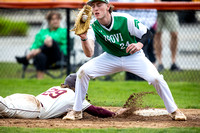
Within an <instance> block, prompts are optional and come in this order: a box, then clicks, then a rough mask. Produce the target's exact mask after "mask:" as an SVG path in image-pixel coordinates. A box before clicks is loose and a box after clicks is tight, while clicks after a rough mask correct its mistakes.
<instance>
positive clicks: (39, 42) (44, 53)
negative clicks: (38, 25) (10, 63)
mask: <svg viewBox="0 0 200 133" xmlns="http://www.w3.org/2000/svg"><path fill="white" fill-rule="evenodd" d="M46 20H47V22H48V27H47V28H45V29H41V30H40V31H39V32H38V33H37V35H36V36H35V41H34V43H33V44H32V46H31V47H30V52H29V53H28V54H27V55H26V56H23V57H17V56H16V57H15V58H16V60H17V62H18V63H21V64H23V65H28V64H29V60H30V59H32V58H33V64H34V66H35V67H36V70H37V78H38V79H42V78H43V77H44V71H45V70H46V69H47V68H48V67H49V66H50V65H52V64H53V63H55V62H57V61H59V60H61V55H62V54H63V55H64V56H66V55H67V50H66V49H67V45H66V42H67V39H66V32H67V30H66V28H61V27H60V21H61V14H60V13H58V12H55V11H50V12H48V13H47V15H46Z"/></svg>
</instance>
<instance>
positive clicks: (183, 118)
mask: <svg viewBox="0 0 200 133" xmlns="http://www.w3.org/2000/svg"><path fill="white" fill-rule="evenodd" d="M171 117H172V120H175V121H186V120H187V117H186V116H185V115H184V114H183V113H182V112H181V111H180V110H176V111H175V112H173V113H171Z"/></svg>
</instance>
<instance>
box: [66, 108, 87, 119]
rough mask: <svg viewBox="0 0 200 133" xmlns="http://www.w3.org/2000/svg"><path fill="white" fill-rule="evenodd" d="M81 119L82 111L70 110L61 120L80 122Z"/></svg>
mask: <svg viewBox="0 0 200 133" xmlns="http://www.w3.org/2000/svg"><path fill="white" fill-rule="evenodd" d="M82 118H83V114H82V111H74V110H71V111H69V112H68V113H67V115H66V116H64V117H63V120H80V119H82Z"/></svg>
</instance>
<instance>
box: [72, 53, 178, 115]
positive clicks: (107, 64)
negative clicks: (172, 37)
mask: <svg viewBox="0 0 200 133" xmlns="http://www.w3.org/2000/svg"><path fill="white" fill-rule="evenodd" d="M121 71H127V72H130V73H133V74H136V75H138V76H140V77H142V78H143V79H145V80H146V81H148V82H149V84H152V85H153V86H154V87H155V88H156V91H157V92H158V94H159V96H160V97H161V98H162V100H163V101H164V104H165V107H166V109H167V111H168V112H169V113H172V112H174V111H175V110H176V109H177V106H176V104H175V102H174V99H173V97H172V94H171V91H170V89H169V87H168V85H167V83H166V81H165V80H164V79H163V76H162V75H160V74H159V73H158V71H157V69H156V68H155V66H154V65H153V64H152V63H151V62H150V61H149V60H148V59H147V58H146V57H145V55H144V53H143V50H140V51H138V52H136V53H135V54H133V55H129V56H124V57H117V56H113V55H111V54H108V53H106V52H104V53H103V54H101V55H100V56H98V57H96V58H94V59H91V60H90V61H88V62H87V63H85V64H84V65H83V66H81V67H80V69H79V70H78V72H77V79H76V91H75V104H74V107H73V109H74V110H75V111H81V110H82V103H83V100H84V99H85V96H86V93H87V90H88V85H89V80H90V78H95V77H100V76H105V75H109V74H113V73H116V72H121Z"/></svg>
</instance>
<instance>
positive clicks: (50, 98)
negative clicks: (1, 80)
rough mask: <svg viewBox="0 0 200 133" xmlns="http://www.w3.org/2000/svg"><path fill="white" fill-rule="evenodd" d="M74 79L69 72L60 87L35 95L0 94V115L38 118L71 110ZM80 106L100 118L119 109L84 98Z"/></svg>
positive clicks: (58, 114)
mask: <svg viewBox="0 0 200 133" xmlns="http://www.w3.org/2000/svg"><path fill="white" fill-rule="evenodd" d="M75 81H76V74H71V75H69V76H68V77H67V78H66V79H65V83H64V84H62V85H61V87H60V86H54V87H51V88H50V89H48V90H47V91H45V92H43V93H41V94H39V95H38V96H36V97H35V96H33V95H29V94H13V95H10V96H7V97H6V98H2V97H1V96H0V117H7V118H40V119H48V118H55V117H60V116H62V115H63V114H65V113H66V112H68V111H69V110H72V107H73V105H74V97H75V93H74V91H73V88H75ZM66 87H68V88H66ZM70 88H71V89H70ZM82 107H83V108H82V111H86V112H87V113H89V114H91V115H93V116H98V117H102V118H105V117H112V116H116V114H119V111H118V112H116V113H114V112H111V111H108V110H106V109H103V108H101V107H95V106H93V105H91V104H90V103H89V102H88V101H86V100H84V101H83V103H82ZM63 119H65V118H63Z"/></svg>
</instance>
